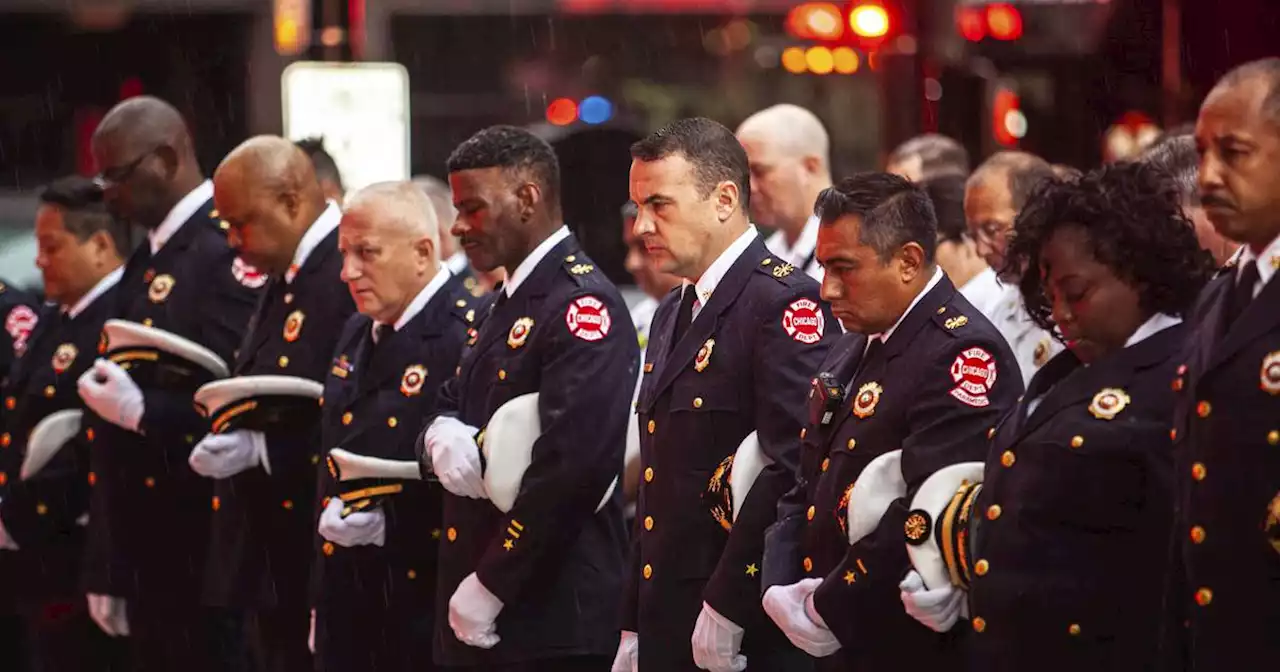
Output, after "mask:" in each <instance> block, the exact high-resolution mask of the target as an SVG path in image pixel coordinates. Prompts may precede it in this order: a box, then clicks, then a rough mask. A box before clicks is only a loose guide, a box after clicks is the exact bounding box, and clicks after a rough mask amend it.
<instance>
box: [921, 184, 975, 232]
mask: <svg viewBox="0 0 1280 672" xmlns="http://www.w3.org/2000/svg"><path fill="white" fill-rule="evenodd" d="M920 186H921V187H923V188H924V191H925V193H926V194H928V195H929V202H930V203H932V204H933V214H934V216H935V217H936V218H937V221H938V238H939V240H942V241H950V242H958V241H960V240H963V239H964V237H965V236H966V235H968V234H967V231H968V227H967V226H966V225H965V218H964V176H963V175H957V174H951V175H938V176H936V177H931V178H929V179H926V180H925V181H924V182H921V183H920Z"/></svg>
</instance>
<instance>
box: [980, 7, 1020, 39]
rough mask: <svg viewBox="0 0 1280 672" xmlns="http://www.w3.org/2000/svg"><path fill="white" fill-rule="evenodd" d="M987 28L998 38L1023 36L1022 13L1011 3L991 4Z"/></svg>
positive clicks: (988, 8)
mask: <svg viewBox="0 0 1280 672" xmlns="http://www.w3.org/2000/svg"><path fill="white" fill-rule="evenodd" d="M987 28H989V29H990V30H991V37H994V38H995V39H997V40H1016V39H1018V38H1019V37H1022V13H1021V12H1019V11H1018V8H1017V7H1014V6H1013V5H1009V4H1003V3H1002V4H998V5H989V6H988V7H987Z"/></svg>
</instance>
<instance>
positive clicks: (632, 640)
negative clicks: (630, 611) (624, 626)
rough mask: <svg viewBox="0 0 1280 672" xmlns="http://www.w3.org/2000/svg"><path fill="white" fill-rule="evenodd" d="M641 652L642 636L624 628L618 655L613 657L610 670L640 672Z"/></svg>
mask: <svg viewBox="0 0 1280 672" xmlns="http://www.w3.org/2000/svg"><path fill="white" fill-rule="evenodd" d="M639 654H640V636H639V635H637V634H636V633H634V632H631V631H630V630H623V631H622V639H621V640H620V641H619V642H618V655H616V656H614V657H613V667H611V668H609V672H640V663H639V661H638V660H637V659H638V657H639Z"/></svg>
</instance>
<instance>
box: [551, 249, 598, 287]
mask: <svg viewBox="0 0 1280 672" xmlns="http://www.w3.org/2000/svg"><path fill="white" fill-rule="evenodd" d="M560 267H561V268H563V269H564V271H565V273H568V274H569V277H571V278H573V279H574V281H576V282H577V283H578V285H580V286H581V285H584V284H586V282H587V279H588V278H589V277H590V276H592V275H595V274H597V273H599V271H598V270H597V269H596V266H595V264H593V263H591V260H590V259H588V258H587V257H586V255H584V254H582V253H580V252H575V253H571V254H566V255H565V257H564V263H562V264H561V265H560Z"/></svg>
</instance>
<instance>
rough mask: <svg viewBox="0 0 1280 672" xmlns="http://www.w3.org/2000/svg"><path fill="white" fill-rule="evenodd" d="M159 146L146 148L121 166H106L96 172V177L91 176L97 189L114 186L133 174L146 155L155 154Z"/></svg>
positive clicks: (145, 158)
mask: <svg viewBox="0 0 1280 672" xmlns="http://www.w3.org/2000/svg"><path fill="white" fill-rule="evenodd" d="M160 147H161V145H157V146H156V147H152V148H151V149H148V150H147V151H145V152H143V153H142V154H141V155H140V156H138V158H136V159H134V160H132V161H130V162H128V163H126V164H124V165H123V166H116V167H114V168H108V169H106V170H104V171H102V172H101V173H98V175H97V177H95V178H93V183H94V184H95V185H97V187H98V188H99V189H108V188H110V187H116V186H119V185H121V184H123V183H124V182H125V180H128V179H129V178H130V177H131V176H132V175H133V173H134V171H136V170H137V169H138V166H141V165H142V162H143V161H146V160H147V157H149V156H151V155H152V154H155V153H156V150H158V149H160Z"/></svg>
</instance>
